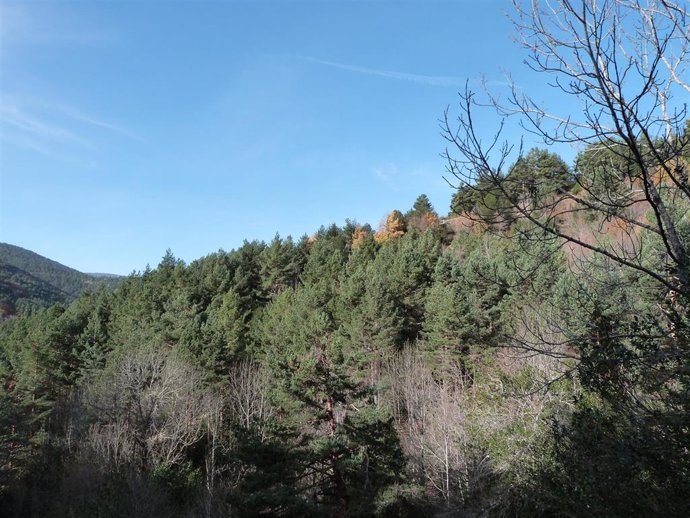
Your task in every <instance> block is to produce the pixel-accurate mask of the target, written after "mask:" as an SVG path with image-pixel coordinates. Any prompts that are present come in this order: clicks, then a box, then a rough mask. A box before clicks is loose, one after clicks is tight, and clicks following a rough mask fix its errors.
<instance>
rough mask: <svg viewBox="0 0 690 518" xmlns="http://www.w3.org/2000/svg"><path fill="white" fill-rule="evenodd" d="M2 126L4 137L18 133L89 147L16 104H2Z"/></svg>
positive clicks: (61, 128) (0, 120) (64, 130)
mask: <svg viewBox="0 0 690 518" xmlns="http://www.w3.org/2000/svg"><path fill="white" fill-rule="evenodd" d="M0 124H2V135H3V136H4V135H5V134H6V132H7V131H10V132H12V131H18V132H21V133H23V134H25V135H29V136H33V137H35V138H38V139H41V140H48V141H54V142H55V141H57V142H61V143H72V144H79V145H89V143H88V142H87V141H86V140H85V139H83V138H81V137H79V136H77V135H75V134H74V133H73V132H71V131H70V130H68V129H66V128H63V127H61V126H58V125H55V124H53V123H51V122H50V121H47V120H45V119H42V118H40V117H38V116H36V115H34V114H31V113H28V112H26V111H25V110H23V109H21V108H20V107H19V106H18V105H16V104H10V103H6V102H3V103H2V106H0Z"/></svg>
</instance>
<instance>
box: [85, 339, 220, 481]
mask: <svg viewBox="0 0 690 518" xmlns="http://www.w3.org/2000/svg"><path fill="white" fill-rule="evenodd" d="M202 387H203V385H202V379H201V377H200V376H199V375H198V373H197V372H196V371H195V370H194V369H193V368H191V367H190V366H189V365H187V364H186V363H185V362H184V361H183V360H181V359H179V358H177V357H176V356H175V355H174V354H172V353H169V352H166V351H161V350H154V349H143V350H140V351H137V352H135V353H131V354H128V355H127V356H125V357H123V358H121V359H120V361H119V362H117V364H116V365H115V366H114V368H113V370H112V372H111V374H110V375H109V376H105V377H104V378H103V380H102V381H101V382H100V383H98V384H97V385H96V386H95V387H94V388H92V389H91V390H90V391H89V393H88V394H87V395H86V403H87V407H88V408H90V410H91V411H92V412H93V414H94V417H95V423H94V424H93V425H92V426H91V430H90V433H89V440H88V443H89V445H90V446H91V448H92V449H93V450H94V451H95V452H96V453H97V454H98V455H99V456H100V457H101V458H102V459H103V460H105V461H107V462H109V463H110V464H112V465H114V466H117V465H122V464H126V465H131V466H134V467H136V468H137V469H138V470H139V471H140V472H147V471H149V470H150V469H151V468H152V467H154V466H156V465H158V464H167V465H172V464H178V463H180V462H181V461H182V460H184V458H185V455H186V452H187V449H188V448H189V447H190V446H192V445H193V444H195V443H196V442H198V441H199V440H200V439H201V438H202V436H203V433H204V431H205V430H204V423H205V421H206V420H207V418H208V417H209V415H212V411H213V410H214V409H215V408H216V405H214V398H213V397H212V396H210V395H208V394H206V393H205V392H204V390H203V388H202Z"/></svg>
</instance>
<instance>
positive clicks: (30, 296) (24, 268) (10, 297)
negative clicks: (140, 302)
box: [0, 243, 120, 318]
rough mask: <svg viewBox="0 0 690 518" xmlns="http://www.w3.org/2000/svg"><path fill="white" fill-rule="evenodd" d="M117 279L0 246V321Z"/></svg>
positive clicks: (4, 245) (3, 244)
mask: <svg viewBox="0 0 690 518" xmlns="http://www.w3.org/2000/svg"><path fill="white" fill-rule="evenodd" d="M119 279H120V277H118V276H108V277H102V276H95V275H89V274H85V273H81V272H78V271H77V270H74V269H73V268H69V267H67V266H64V265H62V264H60V263H58V262H56V261H53V260H51V259H48V258H46V257H43V256H41V255H38V254H36V253H34V252H31V251H30V250H25V249H24V248H21V247H18V246H14V245H10V244H7V243H0V318H2V317H5V316H8V315H14V314H16V313H17V311H21V310H31V309H35V308H46V307H48V306H50V305H52V304H55V303H58V302H62V303H69V302H71V301H73V300H74V299H75V298H77V297H78V296H79V294H81V293H82V292H83V291H84V290H86V289H89V288H96V287H97V286H98V285H99V284H104V285H106V286H108V287H114V286H115V285H117V283H118V282H119Z"/></svg>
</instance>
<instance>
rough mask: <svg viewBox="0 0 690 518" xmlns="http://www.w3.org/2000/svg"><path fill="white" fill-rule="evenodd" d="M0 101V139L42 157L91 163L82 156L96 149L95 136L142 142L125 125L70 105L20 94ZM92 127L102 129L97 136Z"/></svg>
mask: <svg viewBox="0 0 690 518" xmlns="http://www.w3.org/2000/svg"><path fill="white" fill-rule="evenodd" d="M1 100H2V102H1V103H0V141H2V142H3V143H6V144H10V145H12V146H15V147H22V148H25V149H29V150H31V151H34V152H38V153H40V154H42V155H45V156H49V157H52V158H57V159H59V160H62V161H69V162H78V163H80V164H85V165H93V164H94V163H95V162H93V161H92V160H84V155H85V154H89V153H92V152H93V151H95V150H96V149H97V148H98V146H97V145H96V139H99V138H101V137H105V136H107V134H116V135H119V136H120V137H125V138H128V139H131V140H137V141H139V142H143V139H142V138H141V137H139V136H137V135H136V134H134V133H132V132H131V131H129V130H127V129H125V128H122V127H120V126H118V125H116V124H113V123H110V122H106V121H104V120H101V119H99V118H95V117H92V116H89V115H84V114H83V113H82V112H80V111H78V110H76V109H74V108H72V107H68V106H61V105H55V104H52V103H48V102H45V101H42V100H40V99H26V98H24V97H22V96H7V95H6V96H2V99H1ZM93 128H98V129H100V130H102V131H101V132H100V135H99V133H98V132H94V130H93ZM87 135H88V136H87ZM77 158H78V160H77Z"/></svg>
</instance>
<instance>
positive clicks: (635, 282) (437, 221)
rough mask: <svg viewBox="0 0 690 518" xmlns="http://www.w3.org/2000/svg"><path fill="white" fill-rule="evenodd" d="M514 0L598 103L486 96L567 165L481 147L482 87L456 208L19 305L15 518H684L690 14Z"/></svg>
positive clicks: (522, 22)
mask: <svg viewBox="0 0 690 518" xmlns="http://www.w3.org/2000/svg"><path fill="white" fill-rule="evenodd" d="M521 5H522V4H518V9H519V11H518V19H517V22H516V23H517V28H518V30H519V31H520V33H519V34H520V35H521V37H522V38H523V39H522V40H520V41H521V42H522V43H523V44H524V45H525V46H526V48H527V49H528V50H529V51H530V52H532V59H533V61H532V62H531V65H532V67H533V68H534V69H535V70H537V71H538V72H543V73H546V74H555V75H556V77H557V79H556V83H555V84H556V86H557V87H558V88H560V89H561V91H562V92H563V93H564V95H566V96H571V98H572V99H575V100H576V101H578V102H582V104H583V106H584V112H583V113H584V117H583V118H579V114H578V115H577V117H576V116H575V115H573V118H572V119H571V118H567V117H565V118H563V117H561V118H559V117H558V116H556V115H554V114H550V113H547V112H545V111H540V108H538V106H537V105H536V104H535V103H533V102H532V101H531V100H530V99H528V98H526V97H525V96H524V95H523V94H522V93H521V92H520V91H519V90H518V89H513V98H512V103H511V102H509V105H508V106H506V105H503V104H501V103H500V102H499V100H498V99H496V98H493V97H490V98H489V103H488V105H489V107H492V108H494V109H495V110H497V113H498V114H499V115H500V116H503V117H520V118H521V120H522V121H523V124H524V125H525V128H526V129H527V130H531V131H535V132H537V133H539V134H541V135H542V136H544V138H545V141H546V143H547V144H548V143H555V142H570V143H577V144H579V145H580V148H579V149H580V153H579V155H578V156H577V158H576V160H575V162H574V163H572V164H568V163H567V162H565V161H564V160H563V159H562V158H561V157H559V156H558V154H556V153H555V152H553V151H552V150H550V149H546V148H539V149H537V148H535V149H531V150H529V151H527V152H525V153H523V152H522V151H521V150H520V151H519V152H517V153H514V151H515V150H518V149H519V147H520V146H519V143H506V144H505V145H503V146H501V145H500V130H499V132H498V134H497V135H495V138H493V139H488V140H487V139H483V138H481V136H480V135H479V133H478V129H477V128H476V126H475V125H474V123H473V121H474V120H475V119H474V118H473V117H474V116H475V114H476V110H478V109H481V108H482V107H486V106H487V105H486V103H478V102H476V97H475V94H474V93H472V92H470V91H469V90H466V91H465V92H464V95H461V104H460V106H459V113H460V114H459V116H458V117H457V118H454V117H453V116H452V115H451V114H450V111H449V112H446V117H445V118H444V119H443V121H442V130H443V136H444V137H445V138H446V141H447V142H448V150H447V151H446V153H445V156H446V158H447V160H448V169H449V172H450V173H451V174H452V178H455V179H456V180H457V182H458V185H457V191H456V193H455V194H454V196H453V199H452V202H451V214H450V215H449V216H448V217H440V216H439V214H438V213H437V212H436V210H435V209H434V207H433V206H432V205H431V203H430V201H429V199H428V198H427V197H426V196H425V195H421V196H419V198H417V200H416V201H415V203H414V204H413V206H412V207H411V208H410V209H409V210H407V211H400V210H394V211H392V212H390V213H389V214H388V216H387V217H386V218H385V219H384V220H383V221H382V222H381V224H380V226H379V227H378V228H377V229H376V230H374V229H373V228H372V227H371V226H369V225H360V224H358V223H356V222H351V221H347V222H346V223H345V224H344V225H343V226H336V225H330V226H325V227H321V228H320V229H319V230H318V231H317V232H315V233H314V234H313V235H311V236H309V237H306V236H305V237H303V238H301V239H299V240H294V239H292V238H290V237H288V238H282V237H280V236H279V235H276V236H275V238H274V239H273V240H272V241H270V242H269V243H266V242H262V241H245V242H244V244H243V245H242V246H241V247H239V248H237V249H235V250H232V251H230V252H225V251H222V250H221V251H218V252H216V253H213V254H210V255H208V256H206V257H204V258H201V259H198V260H196V261H193V262H191V263H189V264H185V263H184V262H183V261H181V260H179V259H177V258H176V257H175V256H174V255H173V254H172V252H170V251H168V252H167V253H166V255H165V256H164V257H163V259H162V261H161V262H160V264H158V266H157V267H155V268H153V269H151V268H147V269H146V270H145V271H143V272H141V273H138V274H133V275H131V276H130V277H128V278H127V279H125V280H124V281H122V282H121V283H120V284H119V285H118V286H117V287H116V288H115V289H114V290H106V289H105V288H99V289H93V290H89V291H86V292H84V293H82V294H81V295H80V296H79V297H78V298H77V299H76V300H75V301H74V302H72V303H71V304H69V305H63V304H56V305H52V306H51V307H49V308H47V309H45V310H39V311H26V312H22V313H21V314H20V315H18V316H17V317H16V318H11V319H8V320H7V321H5V322H3V323H2V327H1V328H0V378H1V379H2V384H3V387H4V390H3V391H2V393H1V394H0V456H1V457H0V510H1V511H2V514H3V515H7V516H19V517H33V516H56V517H58V516H84V517H86V516H103V517H115V516H124V515H131V516H204V517H211V516H296V515H302V516H620V517H624V516H625V517H627V516H637V515H641V516H679V517H680V516H687V515H688V514H690V432H689V430H690V408H688V405H689V404H690V392H689V390H690V378H689V376H690V313H689V312H688V308H689V307H690V305H689V304H688V297H690V274H689V273H688V272H689V271H690V260H689V259H688V258H689V255H688V250H689V247H690V221H689V220H688V215H689V210H690V202H689V199H688V195H689V194H690V184H688V175H689V174H690V171H689V166H688V163H689V161H690V123H689V122H688V119H687V114H686V111H685V106H684V105H682V104H680V105H673V103H672V102H673V101H674V99H682V98H683V97H681V92H683V91H690V86H688V82H687V81H686V80H685V75H684V74H683V70H684V69H683V68H682V67H683V66H685V65H684V63H685V62H684V61H683V58H685V57H687V51H688V49H689V46H690V39H689V35H688V32H687V31H688V29H687V28H688V27H689V26H690V24H688V23H686V22H687V20H688V18H687V14H686V13H685V11H684V10H683V6H682V5H679V4H672V3H670V2H667V1H663V2H661V1H656V0H650V1H649V2H637V1H632V2H628V1H622V0H615V1H614V0H612V1H610V2H595V1H594V0H583V1H582V2H568V1H565V0H563V1H562V2H558V5H559V7H560V8H559V9H555V8H554V9H553V10H545V9H539V7H540V6H541V7H544V6H543V5H542V3H535V4H534V7H535V9H534V10H531V9H527V10H522V9H521ZM547 7H548V6H547ZM622 15H625V16H626V22H625V23H626V24H624V25H618V24H619V20H620V16H622ZM627 24H632V25H627ZM564 27H565V28H566V29H567V30H566V33H567V34H566V35H568V36H570V37H572V39H567V40H564V39H563V38H562V36H563V34H562V31H563V30H564V29H563V28H564ZM631 27H635V29H636V32H630V28H631ZM618 28H621V29H623V28H625V29H626V30H627V31H626V30H620V31H619V30H613V29H618ZM606 29H609V30H606ZM635 34H636V35H637V36H636V37H637V38H638V39H636V40H635V39H633V40H631V39H630V38H631V37H633V36H634V35H635ZM642 36H645V39H644V40H643V39H641V38H642ZM634 44H637V45H638V47H635V45H634ZM631 45H632V47H631ZM624 50H625V52H623V51H624ZM632 50H637V53H635V52H632ZM650 56H651V58H655V59H650ZM643 58H644V59H643ZM578 67H579V68H578ZM632 74H637V76H636V77H635V78H633V77H632ZM564 77H565V78H567V79H568V81H567V82H563V78H564ZM640 77H641V78H643V79H644V78H646V79H647V80H646V81H640ZM559 81H561V82H559ZM674 96H677V97H674ZM499 127H500V123H499ZM496 153H498V154H497V155H496ZM47 297H49V296H47ZM49 301H50V302H52V300H49Z"/></svg>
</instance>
